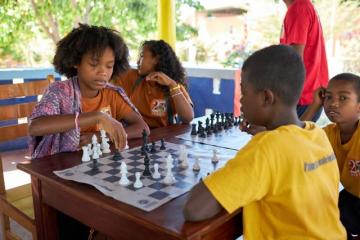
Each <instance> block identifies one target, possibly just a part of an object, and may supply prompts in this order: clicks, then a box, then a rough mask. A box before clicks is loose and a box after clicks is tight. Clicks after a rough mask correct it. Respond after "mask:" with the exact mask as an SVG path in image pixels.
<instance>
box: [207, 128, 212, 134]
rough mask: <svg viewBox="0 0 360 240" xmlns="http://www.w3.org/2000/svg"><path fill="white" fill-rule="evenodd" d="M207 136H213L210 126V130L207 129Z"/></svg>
mask: <svg viewBox="0 0 360 240" xmlns="http://www.w3.org/2000/svg"><path fill="white" fill-rule="evenodd" d="M206 134H207V135H208V136H210V135H211V134H212V131H211V127H210V126H209V127H208V129H207V131H206Z"/></svg>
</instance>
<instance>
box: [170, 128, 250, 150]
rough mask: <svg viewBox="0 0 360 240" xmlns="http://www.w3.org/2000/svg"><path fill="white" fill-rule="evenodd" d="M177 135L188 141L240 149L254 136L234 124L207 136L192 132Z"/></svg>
mask: <svg viewBox="0 0 360 240" xmlns="http://www.w3.org/2000/svg"><path fill="white" fill-rule="evenodd" d="M176 137H177V138H179V139H182V140H186V141H192V142H197V143H202V144H208V145H212V146H217V147H222V148H229V149H234V150H240V149H241V148H242V147H243V146H245V145H246V144H247V143H248V142H249V141H250V139H251V137H252V136H251V135H250V134H248V133H245V132H242V131H240V129H239V126H233V127H231V128H228V129H224V130H222V131H219V132H218V133H212V134H211V135H209V136H206V137H205V138H202V137H199V136H198V135H196V136H192V135H191V134H190V132H189V133H184V134H181V135H178V136H176Z"/></svg>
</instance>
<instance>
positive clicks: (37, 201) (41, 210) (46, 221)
mask: <svg viewBox="0 0 360 240" xmlns="http://www.w3.org/2000/svg"><path fill="white" fill-rule="evenodd" d="M31 185H32V194H33V202H34V211H35V222H36V229H37V236H38V239H39V240H48V239H53V240H57V239H58V238H59V234H58V223H57V217H56V210H55V209H53V208H51V207H49V206H48V205H46V204H45V203H44V202H43V201H42V194H41V180H40V179H38V178H37V177H35V176H32V177H31Z"/></svg>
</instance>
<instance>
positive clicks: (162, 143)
mask: <svg viewBox="0 0 360 240" xmlns="http://www.w3.org/2000/svg"><path fill="white" fill-rule="evenodd" d="M160 142H161V146H160V150H165V149H166V147H165V140H164V139H163V138H162V139H161V140H160Z"/></svg>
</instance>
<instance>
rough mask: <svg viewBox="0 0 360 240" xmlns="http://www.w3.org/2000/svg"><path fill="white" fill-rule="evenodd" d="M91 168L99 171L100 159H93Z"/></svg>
mask: <svg viewBox="0 0 360 240" xmlns="http://www.w3.org/2000/svg"><path fill="white" fill-rule="evenodd" d="M91 170H92V171H93V172H97V171H99V166H98V161H97V159H93V160H92V168H91Z"/></svg>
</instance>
